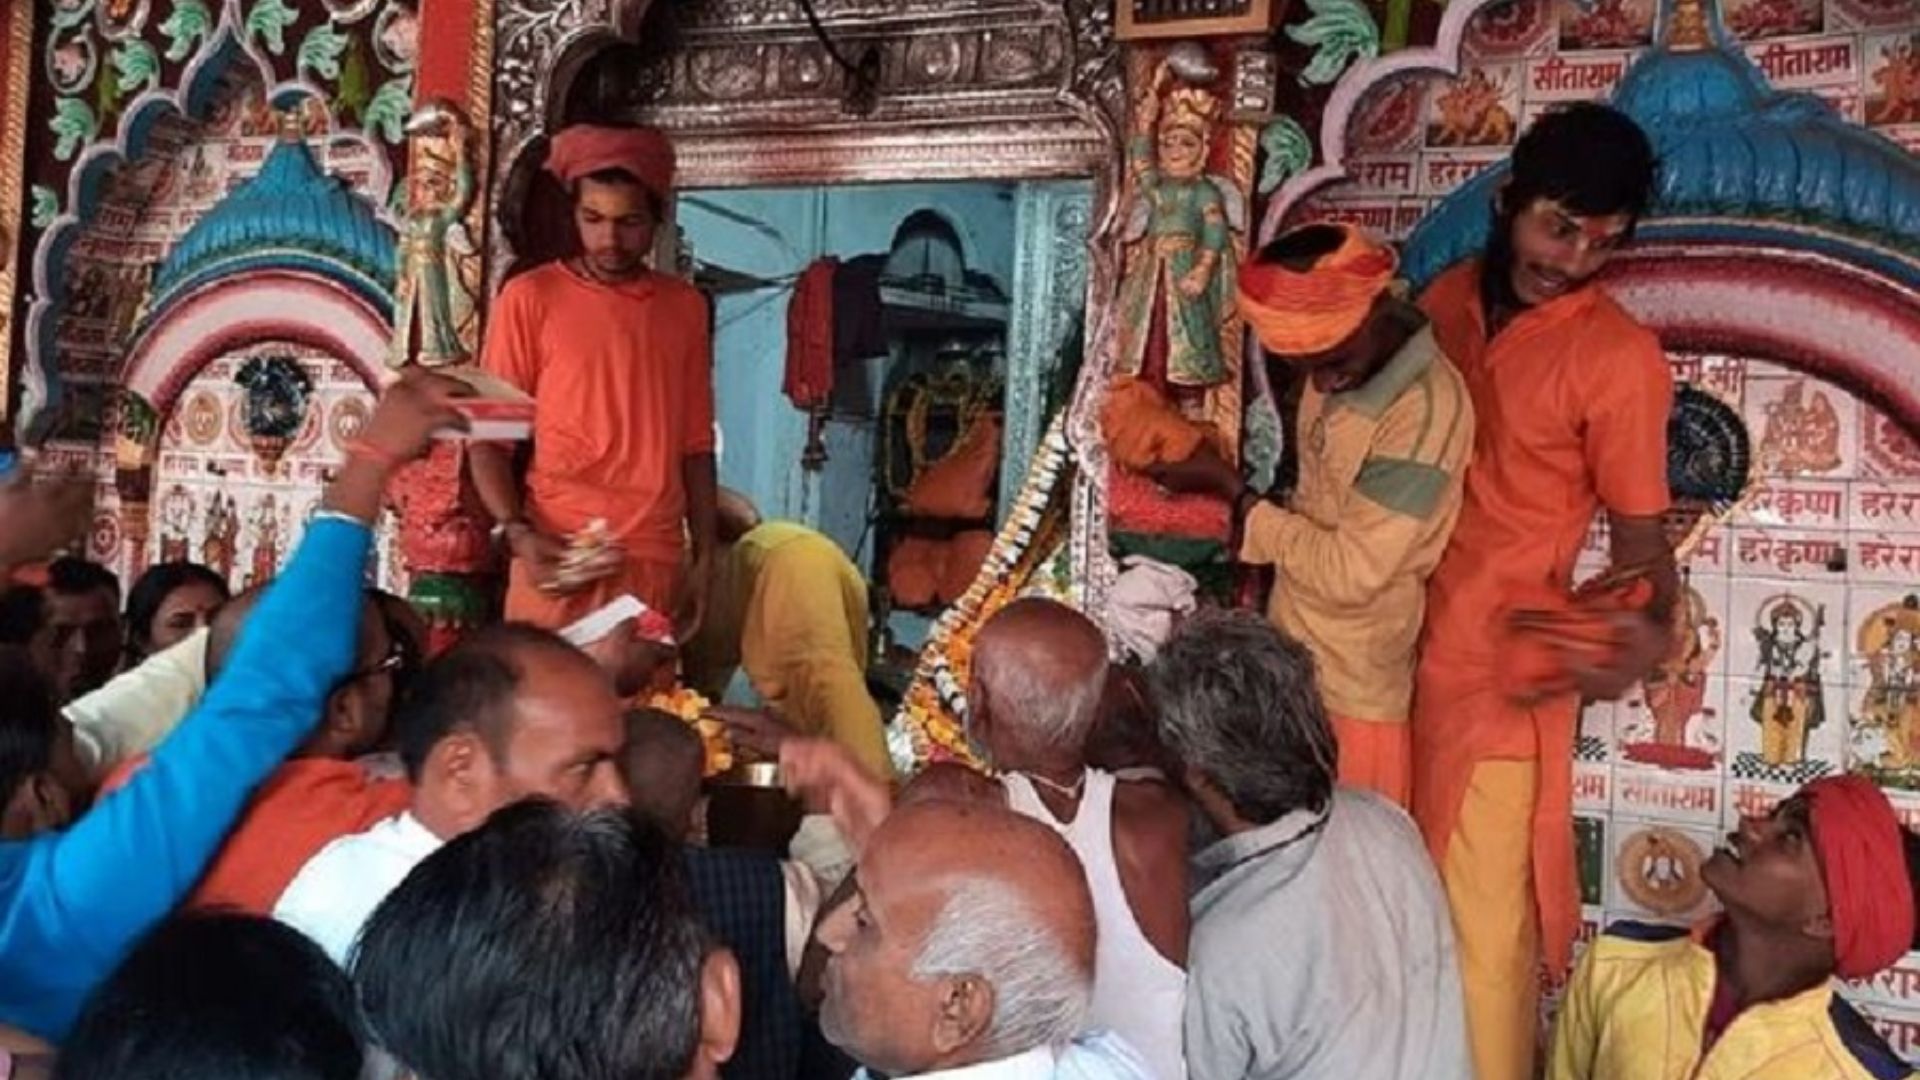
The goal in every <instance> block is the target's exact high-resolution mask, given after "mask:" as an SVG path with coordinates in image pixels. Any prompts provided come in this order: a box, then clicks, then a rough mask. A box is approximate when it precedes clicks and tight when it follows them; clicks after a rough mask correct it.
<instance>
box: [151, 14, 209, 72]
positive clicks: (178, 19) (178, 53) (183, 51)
mask: <svg viewBox="0 0 1920 1080" xmlns="http://www.w3.org/2000/svg"><path fill="white" fill-rule="evenodd" d="M160 32H161V33H162V34H165V35H166V37H167V54H166V55H167V59H168V60H170V61H172V62H174V63H176V64H177V63H179V62H180V61H182V60H185V59H186V58H187V57H188V56H190V55H192V53H193V47H194V46H195V45H198V44H199V43H200V42H202V41H204V40H206V37H207V35H209V34H211V33H213V16H212V15H211V14H210V13H209V12H208V11H207V5H206V4H205V3H204V2H203V0H173V13H172V14H170V15H168V16H167V21H166V22H163V23H161V24H160Z"/></svg>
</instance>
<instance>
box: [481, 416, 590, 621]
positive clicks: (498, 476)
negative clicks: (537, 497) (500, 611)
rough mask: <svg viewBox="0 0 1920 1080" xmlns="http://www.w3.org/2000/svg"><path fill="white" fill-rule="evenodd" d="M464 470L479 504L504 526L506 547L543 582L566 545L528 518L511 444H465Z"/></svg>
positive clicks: (557, 566)
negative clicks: (477, 496) (514, 469)
mask: <svg viewBox="0 0 1920 1080" xmlns="http://www.w3.org/2000/svg"><path fill="white" fill-rule="evenodd" d="M467 462H468V465H467V471H468V473H469V474H470V475H471V476H472V477H473V488H474V491H475V492H477V493H478V494H479V496H480V504H481V505H482V506H485V507H486V508H487V513H488V514H491V515H492V516H493V520H494V521H495V522H497V523H499V524H501V525H504V526H506V538H507V547H508V549H509V550H511V551H512V552H513V557H514V558H516V559H520V560H522V561H523V562H525V563H526V564H527V568H528V570H529V571H531V572H532V574H533V580H534V582H535V583H536V584H539V585H542V586H546V585H548V584H549V583H551V582H552V581H553V580H554V576H555V575H556V574H557V573H558V572H559V569H560V557H561V556H562V555H564V554H566V545H565V544H563V543H561V542H560V541H559V540H557V539H555V538H554V537H551V536H548V535H546V534H545V533H542V532H541V531H540V530H538V529H535V528H534V527H533V526H532V525H531V524H529V523H528V522H527V519H526V517H525V514H526V507H525V504H524V503H523V502H522V501H521V498H520V480H519V478H518V477H516V476H515V475H514V472H513V448H512V447H510V446H507V445H505V444H502V443H492V442H476V443H474V444H473V445H472V446H471V447H469V448H468V454H467Z"/></svg>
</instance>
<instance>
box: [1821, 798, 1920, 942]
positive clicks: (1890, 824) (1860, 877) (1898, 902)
mask: <svg viewBox="0 0 1920 1080" xmlns="http://www.w3.org/2000/svg"><path fill="white" fill-rule="evenodd" d="M1800 794H1801V795H1802V796H1803V797H1804V798H1805V799H1806V800H1807V806H1808V813H1809V818H1810V820H1811V824H1812V827H1813V850H1814V855H1815V856H1816V857H1817V858H1818V859H1819V861H1820V875H1821V877H1823V878H1825V879H1826V883H1827V910H1828V911H1829V912H1830V913H1831V914H1832V918H1833V956H1834V961H1835V965H1834V966H1835V968H1836V970H1837V971H1838V972H1839V975H1840V977H1841V978H1843V979H1861V978H1865V977H1866V976H1868V975H1872V974H1873V973H1875V972H1877V971H1882V970H1884V969H1886V968H1888V967H1891V966H1892V965H1893V962H1894V961H1895V960H1898V959H1900V957H1901V956H1902V955H1904V954H1905V953H1906V951H1907V949H1908V948H1910V947H1911V946H1912V944H1913V919H1914V915H1913V881H1912V879H1911V878H1909V877H1908V876H1907V856H1906V847H1905V845H1904V844H1903V842H1902V837H1901V829H1900V821H1899V819H1898V818H1896V817H1894V815H1893V807H1892V805H1890V804H1889V803H1888V802H1887V797H1886V796H1885V795H1884V794H1882V793H1881V791H1880V789H1879V788H1878V787H1876V786H1875V785H1874V783H1873V781H1871V780H1868V779H1866V778H1865V777H1863V776H1855V775H1852V774H1849V775H1846V776H1829V777H1826V778H1824V779H1821V780H1815V781H1814V782H1813V783H1811V784H1808V785H1807V786H1806V787H1803V788H1801V789H1800Z"/></svg>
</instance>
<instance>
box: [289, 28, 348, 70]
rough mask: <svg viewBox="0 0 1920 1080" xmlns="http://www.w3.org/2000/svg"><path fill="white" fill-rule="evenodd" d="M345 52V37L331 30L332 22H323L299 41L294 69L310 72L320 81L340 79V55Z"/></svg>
mask: <svg viewBox="0 0 1920 1080" xmlns="http://www.w3.org/2000/svg"><path fill="white" fill-rule="evenodd" d="M346 51H347V36H346V35H345V34H342V33H341V32H340V31H338V30H335V29H334V28H333V23H332V22H323V23H321V24H320V25H319V26H316V27H314V28H313V29H311V30H309V31H307V36H306V37H304V38H302V39H301V40H300V51H299V52H298V53H296V54H295V56H294V67H295V69H296V70H300V71H311V72H313V73H314V74H315V75H317V76H319V77H320V78H322V79H338V78H339V77H340V54H341V53H343V52H346Z"/></svg>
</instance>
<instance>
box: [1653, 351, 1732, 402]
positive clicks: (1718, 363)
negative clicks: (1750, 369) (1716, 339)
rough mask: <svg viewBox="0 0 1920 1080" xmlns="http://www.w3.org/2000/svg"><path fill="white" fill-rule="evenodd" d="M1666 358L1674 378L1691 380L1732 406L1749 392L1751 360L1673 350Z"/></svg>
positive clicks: (1695, 384) (1675, 380)
mask: <svg viewBox="0 0 1920 1080" xmlns="http://www.w3.org/2000/svg"><path fill="white" fill-rule="evenodd" d="M1667 361H1668V363H1669V364H1670V365H1671V366H1672V368H1673V380H1674V382H1676V383H1683V382H1684V383H1691V384H1693V385H1694V386H1697V387H1699V388H1700V389H1702V390H1705V391H1706V392H1707V393H1709V394H1712V395H1713V396H1714V397H1717V398H1719V399H1720V400H1722V401H1724V402H1726V403H1727V404H1729V405H1731V406H1733V408H1734V410H1735V411H1738V410H1739V409H1740V406H1741V403H1742V401H1743V400H1744V399H1745V394H1746V384H1747V364H1748V363H1749V361H1747V360H1743V359H1741V358H1739V357H1736V356H1718V355H1714V354H1710V353H1697V354H1685V353H1670V354H1668V356H1667Z"/></svg>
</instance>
